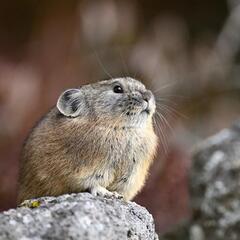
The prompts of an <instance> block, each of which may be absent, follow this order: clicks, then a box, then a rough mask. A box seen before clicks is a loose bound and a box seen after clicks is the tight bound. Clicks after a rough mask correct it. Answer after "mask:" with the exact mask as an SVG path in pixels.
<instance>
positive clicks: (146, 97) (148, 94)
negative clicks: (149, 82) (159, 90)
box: [142, 90, 152, 102]
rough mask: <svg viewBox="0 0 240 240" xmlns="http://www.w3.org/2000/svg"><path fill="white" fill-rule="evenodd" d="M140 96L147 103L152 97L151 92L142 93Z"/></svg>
mask: <svg viewBox="0 0 240 240" xmlns="http://www.w3.org/2000/svg"><path fill="white" fill-rule="evenodd" d="M142 96H143V100H144V101H146V102H149V101H150V99H151V97H152V92H151V91H149V90H147V91H146V92H143V93H142Z"/></svg>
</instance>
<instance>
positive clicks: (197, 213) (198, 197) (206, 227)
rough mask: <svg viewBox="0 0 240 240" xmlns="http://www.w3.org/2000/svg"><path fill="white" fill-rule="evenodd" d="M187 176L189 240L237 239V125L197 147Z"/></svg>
mask: <svg viewBox="0 0 240 240" xmlns="http://www.w3.org/2000/svg"><path fill="white" fill-rule="evenodd" d="M190 173H191V177H190V186H191V187H190V188H191V202H192V209H193V219H192V224H191V227H190V233H191V234H190V235H191V236H192V237H191V239H192V240H197V239H203V240H204V239H217V240H220V239H228V240H237V239H240V191H239V190H240V125H239V124H235V125H234V126H233V127H232V128H230V129H224V130H222V131H221V132H219V133H218V134H216V135H214V136H213V137H210V138H208V139H207V140H205V141H204V142H203V143H202V144H201V145H200V146H198V148H197V150H196V152H195V153H194V155H193V165H192V168H191V172H190ZM194 227H195V229H198V230H197V231H195V234H194V231H193V229H194ZM199 235H201V238H200V237H199Z"/></svg>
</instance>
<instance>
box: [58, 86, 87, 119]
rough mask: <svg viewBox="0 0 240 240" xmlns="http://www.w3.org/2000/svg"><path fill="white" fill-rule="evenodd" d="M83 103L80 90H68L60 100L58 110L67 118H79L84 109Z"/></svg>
mask: <svg viewBox="0 0 240 240" xmlns="http://www.w3.org/2000/svg"><path fill="white" fill-rule="evenodd" d="M83 101H84V99H83V95H82V93H81V90H80V89H68V90H66V91H65V92H63V93H62V94H61V95H60V97H59V98H58V101H57V108H58V110H59V111H60V112H61V113H62V114H63V115H65V116H67V117H77V116H79V114H80V112H81V108H83Z"/></svg>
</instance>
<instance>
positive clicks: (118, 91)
mask: <svg viewBox="0 0 240 240" xmlns="http://www.w3.org/2000/svg"><path fill="white" fill-rule="evenodd" d="M113 91H114V92H115V93H123V88H122V87H121V86H120V85H116V86H115V87H114V88H113Z"/></svg>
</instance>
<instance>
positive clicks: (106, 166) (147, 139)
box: [18, 78, 158, 203]
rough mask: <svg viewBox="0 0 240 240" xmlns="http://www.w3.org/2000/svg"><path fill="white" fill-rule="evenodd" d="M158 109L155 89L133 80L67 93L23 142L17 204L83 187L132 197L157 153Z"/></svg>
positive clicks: (128, 198)
mask: <svg viewBox="0 0 240 240" xmlns="http://www.w3.org/2000/svg"><path fill="white" fill-rule="evenodd" d="M155 108H156V106H155V100H154V96H153V94H152V92H151V91H149V90H147V89H146V88H145V86H144V85H143V84H142V83H141V82H139V81H137V80H135V79H132V78H116V79H111V80H105V81H101V82H97V83H93V84H89V85H84V86H82V87H80V88H76V89H69V90H66V91H65V92H63V93H62V94H61V96H60V97H59V99H58V102H57V105H56V107H54V108H53V109H52V110H51V111H50V112H49V113H47V114H46V116H44V117H43V119H42V120H41V121H40V122H39V123H38V124H37V126H36V127H34V128H33V130H32V132H31V133H30V135H29V136H28V138H27V140H26V142H25V144H24V147H23V150H22V154H21V163H20V176H19V194H18V203H21V202H22V201H23V200H26V199H30V198H35V197H41V196H57V195H61V194H64V193H73V192H81V191H90V192H91V193H92V194H94V195H101V196H107V197H110V196H116V197H119V196H123V197H124V199H126V200H130V199H132V198H133V197H134V196H135V195H136V194H137V192H138V191H139V190H140V189H141V188H142V186H143V184H144V181H145V178H146V176H147V173H148V169H149V166H150V164H151V162H152V160H153V158H154V154H155V152H156V147H157V141H158V140H157V136H156V135H155V133H154V129H153V124H152V117H153V114H154V112H155Z"/></svg>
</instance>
